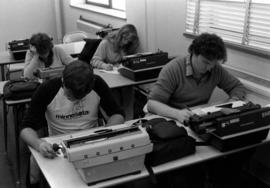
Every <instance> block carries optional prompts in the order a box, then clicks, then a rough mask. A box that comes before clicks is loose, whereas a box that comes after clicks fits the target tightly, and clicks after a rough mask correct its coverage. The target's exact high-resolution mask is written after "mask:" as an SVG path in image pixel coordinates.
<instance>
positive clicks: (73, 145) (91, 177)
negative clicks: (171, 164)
mask: <svg viewBox="0 0 270 188" xmlns="http://www.w3.org/2000/svg"><path fill="white" fill-rule="evenodd" d="M82 133H83V135H82ZM61 146H62V152H63V154H64V157H66V158H67V159H68V160H69V161H70V162H72V163H73V165H74V167H75V168H76V170H77V171H78V173H79V174H80V176H81V178H82V179H83V181H84V182H85V183H87V184H88V185H91V184H95V183H98V182H100V181H104V180H108V179H112V178H115V177H119V176H123V175H128V174H134V173H140V172H141V171H142V169H144V158H145V154H146V153H149V152H151V151H152V148H153V144H152V143H151V141H150V139H149V136H148V134H147V132H146V131H145V130H144V129H142V128H141V127H139V126H131V127H130V126H128V125H125V124H121V125H114V126H108V127H105V128H104V127H99V128H95V129H90V130H86V131H82V132H79V133H74V134H72V136H70V139H67V140H63V141H62V143H61Z"/></svg>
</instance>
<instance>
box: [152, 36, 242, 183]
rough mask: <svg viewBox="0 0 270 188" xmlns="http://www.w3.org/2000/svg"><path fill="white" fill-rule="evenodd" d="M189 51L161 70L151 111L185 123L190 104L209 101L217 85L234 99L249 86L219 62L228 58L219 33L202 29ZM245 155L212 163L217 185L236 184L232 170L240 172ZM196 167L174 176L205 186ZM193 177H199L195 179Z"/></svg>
mask: <svg viewBox="0 0 270 188" xmlns="http://www.w3.org/2000/svg"><path fill="white" fill-rule="evenodd" d="M188 52H189V54H188V55H187V56H186V57H178V58H176V59H174V60H172V61H171V62H169V63H168V64H167V65H166V66H165V67H164V68H163V69H162V71H161V72H160V75H159V77H158V81H157V82H156V83H155V85H154V86H153V88H152V91H151V92H150V96H149V100H148V110H149V112H152V113H155V114H158V115H161V116H166V117H169V118H172V119H175V120H177V121H179V122H181V123H182V122H183V121H185V120H188V119H189V117H190V116H191V115H192V112H191V111H190V110H189V108H188V107H191V106H196V105H200V104H204V103H207V102H208V100H209V99H210V97H211V95H212V92H213V90H214V89H215V87H219V88H221V89H223V90H224V91H225V92H226V93H227V94H228V95H229V97H230V99H231V100H238V99H239V100H243V99H244V98H245V95H246V89H245V88H244V86H243V84H242V83H241V82H240V81H239V80H238V79H237V78H235V77H234V76H233V75H231V74H230V73H229V72H227V71H226V70H225V69H224V68H223V67H222V66H221V65H220V64H221V63H224V62H225V61H226V59H227V53H226V48H225V45H224V42H223V40H222V39H221V38H220V37H218V36H217V35H215V34H209V33H203V34H201V35H199V36H198V37H196V38H195V39H194V40H193V42H192V43H191V45H190V46H189V49H188ZM243 156H244V155H235V156H233V157H228V158H226V159H225V158H222V159H220V160H217V161H214V162H211V163H210V164H209V166H210V167H209V169H208V176H210V179H211V180H212V179H214V180H215V181H213V182H211V183H212V184H213V185H214V187H220V185H221V184H222V183H223V184H224V185H226V186H227V185H228V182H231V184H233V185H237V184H236V180H235V177H233V176H231V174H235V172H239V173H240V172H241V171H240V170H241V165H242V164H240V163H238V162H239V161H241V160H243V161H244V159H245V158H246V157H245V156H244V157H243ZM234 161H235V162H234ZM224 164H225V165H224ZM222 167H223V168H222ZM193 168H194V169H192V170H190V169H186V170H188V172H189V173H187V172H184V173H183V172H182V171H177V173H176V174H175V178H174V179H181V178H182V179H183V177H186V179H187V182H188V184H190V187H203V184H204V183H205V182H206V180H204V177H205V173H204V170H203V169H204V168H202V167H201V166H194V167H193ZM220 169H222V170H220ZM231 171H233V172H231ZM198 172H201V173H198ZM181 173H182V177H181ZM203 176H204V177H203ZM238 177H239V176H238ZM194 179H195V180H198V181H193V180H194ZM199 179H200V181H199ZM208 179H209V178H208ZM231 180H233V181H231ZM239 181H240V180H239ZM239 181H238V182H237V183H240V182H239ZM196 184H197V185H196ZM226 186H225V187H226ZM227 187H231V186H227Z"/></svg>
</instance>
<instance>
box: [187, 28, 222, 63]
mask: <svg viewBox="0 0 270 188" xmlns="http://www.w3.org/2000/svg"><path fill="white" fill-rule="evenodd" d="M188 52H189V53H190V54H195V55H202V56H203V57H205V58H207V59H209V60H223V61H224V62H225V61H226V60H227V51H226V47H225V44H224V42H223V40H222V39H221V38H220V37H219V36H217V35H216V34H210V33H202V34H201V35H199V36H197V37H196V38H195V39H194V40H193V41H192V43H191V45H190V46H189V48H188Z"/></svg>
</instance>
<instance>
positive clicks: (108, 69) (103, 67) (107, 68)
mask: <svg viewBox="0 0 270 188" xmlns="http://www.w3.org/2000/svg"><path fill="white" fill-rule="evenodd" d="M102 69H105V70H107V71H110V70H113V65H112V64H106V63H104V64H103V65H102Z"/></svg>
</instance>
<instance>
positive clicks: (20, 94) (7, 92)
mask: <svg viewBox="0 0 270 188" xmlns="http://www.w3.org/2000/svg"><path fill="white" fill-rule="evenodd" d="M39 85H40V83H39V82H38V81H37V80H31V79H27V78H19V79H14V80H9V81H7V83H5V85H4V88H3V95H4V99H6V100H21V99H27V98H31V97H32V95H33V93H34V92H35V90H36V89H37V88H38V86H39Z"/></svg>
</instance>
